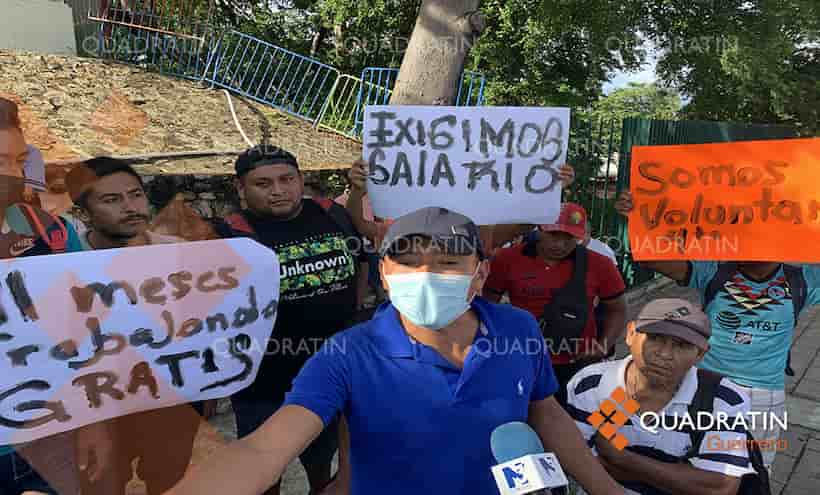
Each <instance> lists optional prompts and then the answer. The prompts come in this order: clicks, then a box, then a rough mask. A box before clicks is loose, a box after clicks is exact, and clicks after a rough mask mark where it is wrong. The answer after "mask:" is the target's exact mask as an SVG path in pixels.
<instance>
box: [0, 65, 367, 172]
mask: <svg viewBox="0 0 820 495" xmlns="http://www.w3.org/2000/svg"><path fill="white" fill-rule="evenodd" d="M0 74H2V77H0V96H3V97H6V98H11V99H13V100H15V101H17V102H18V104H20V105H21V107H22V119H23V121H24V122H23V123H24V127H25V131H26V137H27V139H28V140H29V141H30V142H31V143H32V144H34V145H35V146H37V147H38V148H40V149H41V151H42V152H43V155H44V156H45V159H46V161H52V160H62V159H69V158H76V157H88V156H95V155H137V154H146V153H168V152H184V151H199V150H220V151H239V150H243V149H245V148H247V144H246V143H245V141H244V140H243V139H242V136H241V134H240V133H239V131H238V130H237V129H236V126H235V124H234V121H233V118H232V116H231V112H230V110H229V107H228V104H227V100H226V97H225V94H224V93H223V92H222V91H218V90H214V89H210V88H209V87H206V86H203V85H201V84H199V83H196V82H191V81H186V80H181V79H176V78H171V77H165V76H162V75H159V74H155V73H151V72H146V71H145V70H143V69H141V68H139V67H135V66H130V65H123V64H114V63H110V62H107V61H103V60H98V59H89V58H77V57H65V56H54V55H40V54H32V53H25V52H12V51H8V50H0ZM233 101H234V107H235V109H236V112H237V117H238V119H239V121H240V123H241V125H242V127H243V129H244V130H245V133H246V134H247V135H248V137H249V138H250V139H251V141H253V142H259V141H260V140H261V138H262V129H263V128H265V127H267V128H268V129H269V132H270V136H271V141H270V142H271V143H272V144H276V145H279V146H282V147H283V148H285V149H288V150H289V151H291V152H293V153H294V154H295V155H296V156H297V158H299V160H300V165H301V166H302V167H303V168H304V169H306V170H311V169H313V170H318V169H339V168H348V167H349V166H350V164H351V163H352V162H353V160H355V159H356V158H357V157H359V156H361V145H360V143H357V142H355V141H353V140H350V139H347V138H345V137H342V136H339V135H336V134H333V133H329V132H324V131H322V132H320V131H317V130H315V129H313V127H312V126H311V124H310V123H309V122H307V121H304V120H301V119H297V118H295V117H292V116H289V115H287V114H284V113H282V112H279V111H277V110H274V109H273V108H270V107H268V106H265V105H261V104H256V103H252V102H248V101H244V100H240V99H239V98H236V97H233ZM234 160H235V156H234V155H228V156H219V157H210V158H201V159H185V160H174V161H170V160H160V161H156V162H154V163H152V164H150V165H145V166H142V167H140V168H141V169H142V170H141V171H143V172H144V173H146V174H161V173H174V174H184V173H192V174H223V173H232V172H233V167H232V165H233V162H234Z"/></svg>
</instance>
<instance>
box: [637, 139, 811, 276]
mask: <svg viewBox="0 0 820 495" xmlns="http://www.w3.org/2000/svg"><path fill="white" fill-rule="evenodd" d="M631 172H632V173H631V185H630V189H631V191H632V194H633V200H634V205H635V207H634V209H633V211H632V213H631V214H630V217H629V240H630V247H631V249H632V256H633V258H634V259H635V260H681V259H689V260H718V261H721V260H722V261H791V262H812V263H817V262H820V138H810V139H787V140H779V141H745V142H734V143H720V144H699V145H675V146H636V147H634V148H633V149H632V170H631Z"/></svg>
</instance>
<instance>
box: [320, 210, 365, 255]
mask: <svg viewBox="0 0 820 495" xmlns="http://www.w3.org/2000/svg"><path fill="white" fill-rule="evenodd" d="M311 200H312V201H313V202H314V203H316V204H318V205H319V206H321V207H322V209H323V210H325V213H327V215H328V216H329V217H330V219H331V220H333V223H335V224H336V226H337V227H339V229H340V230H341V231H342V232H343V233H344V235H345V237H346V238H347V239H346V240H347V246H348V249H350V252H351V253H352V254H353V256H355V257H359V255H360V254H361V252H362V249H361V247H362V243H361V242H359V241H358V239H360V238H361V236H360V235H359V232H358V231H357V230H356V227H355V226H354V225H353V220H351V218H350V215H348V213H347V210H346V209H345V208H344V207H343V206H342V205H340V204H339V203H337V202H335V201H333V200H332V199H327V198H318V199H317V198H311Z"/></svg>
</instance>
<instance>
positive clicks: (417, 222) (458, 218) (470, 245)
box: [379, 206, 484, 259]
mask: <svg viewBox="0 0 820 495" xmlns="http://www.w3.org/2000/svg"><path fill="white" fill-rule="evenodd" d="M414 236H422V237H428V238H430V239H432V240H433V241H434V242H436V243H439V244H440V245H441V246H442V247H443V249H444V250H445V251H446V252H448V253H453V254H463V255H470V254H477V255H478V257H479V258H482V259H483V258H484V249H483V248H482V246H481V238H480V237H479V234H478V227H476V225H475V224H474V223H473V221H472V220H470V219H469V218H467V217H465V216H464V215H461V214H459V213H456V212H454V211H450V210H448V209H446V208H438V207H433V206H431V207H427V208H422V209H420V210H416V211H414V212H412V213H408V214H406V215H404V216H402V217H399V218H397V219H396V221H395V222H393V224H392V225H391V226H390V228H389V229H388V230H387V233H386V234H385V236H384V240H383V241H382V245H381V248H380V250H379V253H380V254H381V256H385V255H387V254H395V253H399V252H401V251H403V250H406V249H409V248H410V247H411V246H412V244H411V243H410V242H408V241H409V240H410V238H411V237H414Z"/></svg>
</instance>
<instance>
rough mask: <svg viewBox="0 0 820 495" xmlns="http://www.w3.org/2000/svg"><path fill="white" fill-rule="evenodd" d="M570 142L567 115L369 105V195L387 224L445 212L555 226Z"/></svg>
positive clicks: (478, 220) (557, 110)
mask: <svg viewBox="0 0 820 495" xmlns="http://www.w3.org/2000/svg"><path fill="white" fill-rule="evenodd" d="M568 139H569V109H565V108H524V107H515V108H502V107H474V108H473V107H439V106H433V107H421V106H397V107H386V106H369V107H367V110H366V117H365V147H364V158H365V160H367V162H368V164H369V171H368V172H369V173H368V174H367V176H368V186H367V188H368V194H369V196H370V199H371V202H372V203H373V207H374V210H375V213H376V214H377V215H378V216H380V217H384V218H397V217H399V216H401V215H403V214H405V213H408V212H410V211H413V210H416V209H419V208H423V207H428V206H439V207H444V208H449V209H452V210H454V211H458V212H460V213H463V214H465V215H467V216H469V217H470V218H472V219H473V220H474V221H475V222H476V223H477V224H480V225H494V224H514V223H533V224H535V223H551V222H552V221H554V220H555V218H556V217H557V215H558V209H559V207H560V203H561V181H562V178H561V177H560V173H559V166H560V165H561V164H563V163H565V162H566V153H567V142H568ZM488 206H490V207H488Z"/></svg>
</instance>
